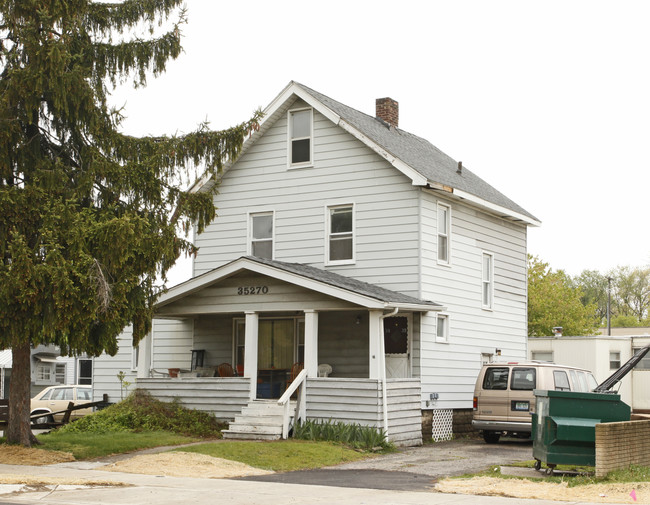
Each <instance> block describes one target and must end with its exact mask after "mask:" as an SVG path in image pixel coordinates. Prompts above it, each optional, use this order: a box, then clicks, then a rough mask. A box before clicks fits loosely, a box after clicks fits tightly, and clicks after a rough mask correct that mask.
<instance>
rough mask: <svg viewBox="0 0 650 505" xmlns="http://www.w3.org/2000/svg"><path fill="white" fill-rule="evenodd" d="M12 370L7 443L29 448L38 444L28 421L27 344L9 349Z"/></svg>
mask: <svg viewBox="0 0 650 505" xmlns="http://www.w3.org/2000/svg"><path fill="white" fill-rule="evenodd" d="M11 356H12V362H13V363H12V369H11V387H10V389H9V420H8V422H7V432H6V436H7V442H8V443H10V444H20V445H23V446H25V447H31V446H32V445H34V444H38V440H36V437H35V436H34V435H33V434H32V429H31V426H30V420H29V404H30V401H29V400H30V398H31V395H30V388H29V386H30V383H31V346H30V345H29V342H27V343H22V344H20V345H15V346H13V347H12V348H11Z"/></svg>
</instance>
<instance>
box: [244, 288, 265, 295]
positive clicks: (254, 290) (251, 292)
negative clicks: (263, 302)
mask: <svg viewBox="0 0 650 505" xmlns="http://www.w3.org/2000/svg"><path fill="white" fill-rule="evenodd" d="M268 292H269V287H268V286H239V287H238V288H237V294H238V295H265V294H267V293H268Z"/></svg>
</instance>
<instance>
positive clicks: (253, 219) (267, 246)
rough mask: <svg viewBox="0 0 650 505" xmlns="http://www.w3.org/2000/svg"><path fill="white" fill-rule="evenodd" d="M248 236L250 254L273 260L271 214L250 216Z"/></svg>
mask: <svg viewBox="0 0 650 505" xmlns="http://www.w3.org/2000/svg"><path fill="white" fill-rule="evenodd" d="M249 234H250V241H249V247H250V251H249V252H250V254H251V255H253V256H257V257H258V258H266V259H273V212H258V213H255V214H251V215H250V224H249Z"/></svg>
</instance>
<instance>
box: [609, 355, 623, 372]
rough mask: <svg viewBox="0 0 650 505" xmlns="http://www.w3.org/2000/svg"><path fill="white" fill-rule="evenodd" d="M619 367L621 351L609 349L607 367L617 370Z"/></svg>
mask: <svg viewBox="0 0 650 505" xmlns="http://www.w3.org/2000/svg"><path fill="white" fill-rule="evenodd" d="M619 368H621V352H620V351H609V369H610V370H617V369H619Z"/></svg>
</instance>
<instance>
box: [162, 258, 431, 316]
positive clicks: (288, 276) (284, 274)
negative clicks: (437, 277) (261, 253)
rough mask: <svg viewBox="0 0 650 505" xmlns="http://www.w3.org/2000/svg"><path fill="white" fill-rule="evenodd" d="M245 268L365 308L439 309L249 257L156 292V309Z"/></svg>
mask: <svg viewBox="0 0 650 505" xmlns="http://www.w3.org/2000/svg"><path fill="white" fill-rule="evenodd" d="M244 269H246V270H249V271H252V272H255V273H259V274H261V275H269V276H271V277H274V278H276V279H278V280H281V281H284V282H289V283H292V284H296V285H298V286H301V287H304V288H306V289H311V290H313V291H317V292H319V293H322V294H325V295H328V296H332V297H335V298H338V299H340V300H344V301H347V302H349V303H353V304H355V305H360V306H362V307H365V308H368V309H385V308H387V307H399V308H403V309H405V310H406V309H407V308H408V309H409V310H417V311H430V310H440V309H438V306H433V305H426V304H408V303H400V302H390V301H386V300H381V299H378V298H373V297H371V296H367V295H363V294H359V293H355V292H353V291H350V290H349V289H345V288H341V287H337V286H332V285H331V284H328V283H326V282H323V281H318V280H315V279H310V278H308V277H305V276H302V275H299V274H296V273H293V272H288V271H286V270H283V269H281V268H277V267H274V266H272V265H267V264H263V263H258V262H256V261H253V260H250V259H248V258H239V259H237V260H235V261H232V262H230V263H227V264H226V265H223V266H221V267H219V268H216V269H215V270H212V271H211V272H207V273H205V274H203V275H201V276H199V277H195V278H193V279H190V280H188V281H186V282H184V283H182V284H179V285H178V286H174V287H173V288H171V289H170V290H169V291H167V292H166V293H163V294H162V295H160V297H159V299H158V301H157V302H156V307H157V308H162V307H164V306H166V305H169V304H171V303H174V302H175V301H177V300H180V299H182V298H185V297H186V296H190V295H192V294H193V293H195V292H197V291H200V290H201V289H203V288H204V287H206V286H208V285H210V284H212V283H214V282H217V281H219V280H221V279H224V278H226V277H229V276H231V275H234V274H235V273H237V272H239V271H241V270H244Z"/></svg>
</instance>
